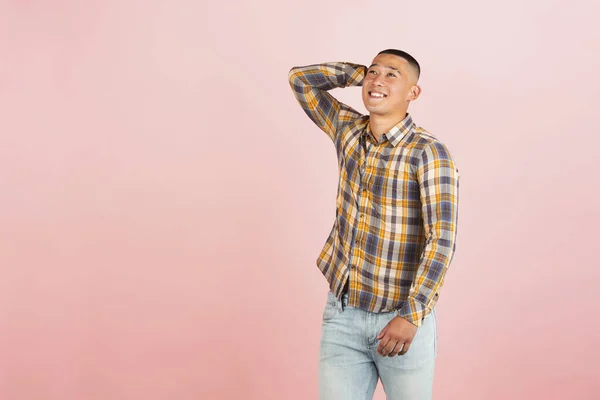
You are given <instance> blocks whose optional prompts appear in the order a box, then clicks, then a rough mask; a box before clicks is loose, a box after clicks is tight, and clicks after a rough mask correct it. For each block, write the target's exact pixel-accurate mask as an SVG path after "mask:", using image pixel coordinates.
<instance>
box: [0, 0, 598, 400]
mask: <svg viewBox="0 0 600 400" xmlns="http://www.w3.org/2000/svg"><path fill="white" fill-rule="evenodd" d="M236 3H237V4H233V3H232V2H224V1H221V2H210V3H206V4H202V3H201V2H197V1H179V2H174V1H166V0H165V1H141V0H120V1H117V0H110V1H107V0H105V1H95V2H92V1H86V2H83V1H75V0H61V1H52V2H42V1H35V0H30V1H16V0H13V1H8V0H7V1H2V2H0V185H1V188H2V194H1V196H0V399H1V400H37V399H44V400H45V399H56V400H59V399H60V400H107V399H110V400H124V399H136V400H137V399H145V400H158V399H161V400H162V399H177V400H192V399H207V400H213V399H237V398H244V399H257V400H258V399H260V400H265V399H274V400H275V399H277V400H279V399H290V400H295V399H315V398H316V397H317V354H318V346H319V338H320V319H321V312H322V309H323V306H324V302H325V296H326V291H327V286H326V283H325V280H324V279H323V278H322V276H321V274H320V272H319V271H318V270H317V268H316V265H315V260H316V257H317V255H318V253H319V251H320V249H321V246H322V245H323V243H324V240H325V238H326V236H327V234H328V233H329V229H330V228H331V224H332V222H333V217H334V207H335V191H336V184H337V175H336V174H337V167H336V160H335V152H334V148H333V145H332V144H331V142H330V141H329V139H328V138H327V137H326V136H325V134H324V133H322V132H321V131H319V130H318V129H317V128H316V127H315V126H314V125H313V124H312V122H311V121H310V120H309V119H308V118H307V117H306V116H305V115H304V113H303V112H302V111H301V109H300V108H299V106H298V105H297V104H296V101H295V99H294V98H293V95H292V93H291V91H290V89H289V86H288V82H287V73H288V70H289V69H290V68H291V67H292V66H294V65H306V64H312V63H317V62H324V61H351V62H359V63H363V64H368V63H370V62H371V60H372V59H373V57H374V56H375V54H376V53H377V52H378V51H380V50H383V49H385V48H389V47H394V48H400V49H404V50H407V51H409V52H410V53H412V54H413V55H414V56H415V57H416V58H417V59H418V60H419V61H420V62H421V64H422V66H423V75H422V80H421V85H422V87H423V93H422V96H421V98H420V99H419V100H418V101H417V102H416V103H414V104H413V105H412V106H411V108H410V111H411V113H412V114H413V116H414V118H415V120H416V121H417V123H418V124H419V125H421V126H423V127H424V128H426V129H428V130H429V131H431V132H432V133H433V134H435V135H436V136H438V137H439V138H440V139H441V140H442V141H443V142H444V143H446V144H447V145H448V147H449V148H450V150H451V151H452V154H453V156H454V158H455V160H456V162H457V165H458V166H459V169H460V172H461V193H460V211H459V234H458V246H457V253H456V255H455V258H454V261H453V263H452V265H451V268H450V271H449V272H448V275H447V280H446V285H445V286H444V289H443V290H442V295H441V299H440V302H439V306H438V310H439V312H438V320H439V337H440V348H439V352H440V353H439V354H440V355H439V358H438V363H437V369H436V374H437V376H436V381H435V391H434V398H435V399H438V400H443V399H461V400H471V399H473V400H475V399H477V400H480V399H487V400H495V399H544V400H549V399H598V398H600V367H599V365H600V364H599V363H598V358H599V357H600V347H599V345H600V343H599V340H598V337H599V335H600V312H599V310H598V303H599V301H598V297H597V296H598V282H599V279H600V272H599V271H600V268H599V267H600V259H599V257H598V226H599V223H600V213H599V211H598V206H599V204H600V182H599V179H598V175H597V174H598V159H599V156H598V147H599V146H600V139H599V137H598V132H599V126H598V125H599V124H598V119H597V117H598V110H599V105H600V90H599V89H600V84H599V80H598V71H599V70H600V57H599V56H598V54H599V51H600V34H599V29H598V22H597V16H598V14H599V13H600V6H599V5H598V2H596V1H591V0H590V1H572V0H571V1H566V0H565V1H558V0H554V1H548V0H547V1H541V0H538V1H529V2H521V1H517V0H509V1H502V2H495V3H490V2H481V1H475V0H461V1H453V2H436V4H435V5H433V4H430V3H431V2H411V4H408V3H407V2H400V1H394V2H391V1H386V2H382V1H374V2H365V1H360V2H359V1H344V2H340V1H337V2H328V1H322V0H310V1H303V2H293V3H292V2H283V1H275V0H270V1H262V2H250V1H248V2H243V1H237V2H236ZM425 3H426V4H425ZM334 95H336V96H338V98H340V99H341V100H343V101H346V102H348V103H349V104H351V105H353V106H355V107H356V108H357V109H359V110H362V111H364V108H363V106H362V103H361V100H360V90H359V89H357V88H352V89H344V90H335V91H334ZM376 399H379V400H381V399H384V395H383V391H382V390H381V388H378V391H377V394H376Z"/></svg>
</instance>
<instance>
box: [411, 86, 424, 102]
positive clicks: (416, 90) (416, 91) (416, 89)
mask: <svg viewBox="0 0 600 400" xmlns="http://www.w3.org/2000/svg"><path fill="white" fill-rule="evenodd" d="M420 94H421V86H419V85H417V84H415V85H413V87H411V88H410V92H408V100H409V101H414V100H416V99H418V98H419V95H420Z"/></svg>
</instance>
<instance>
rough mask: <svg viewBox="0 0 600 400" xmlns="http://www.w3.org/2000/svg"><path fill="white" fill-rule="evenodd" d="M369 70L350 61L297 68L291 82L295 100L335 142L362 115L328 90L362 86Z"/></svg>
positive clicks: (290, 75)
mask: <svg viewBox="0 0 600 400" xmlns="http://www.w3.org/2000/svg"><path fill="white" fill-rule="evenodd" d="M366 70H367V67H366V66H364V65H359V64H353V63H348V62H332V63H323V64H313V65H308V66H305V67H294V68H292V69H291V70H290V72H289V75H288V79H289V83H290V86H291V88H292V91H293V92H294V96H296V100H298V103H300V106H301V107H302V109H303V110H304V112H305V113H306V114H307V115H308V117H309V118H310V119H311V120H312V121H313V122H314V123H315V124H316V125H317V126H318V127H319V128H321V129H322V130H323V131H324V132H325V133H327V135H329V137H330V138H331V139H332V140H334V139H335V136H336V133H337V132H338V131H339V129H340V128H341V127H342V126H343V124H344V123H346V122H350V121H352V120H354V119H356V118H358V117H360V116H361V114H360V113H359V112H358V111H356V110H354V109H353V108H352V107H350V106H348V105H346V104H344V103H342V102H340V101H339V100H337V99H336V98H335V97H333V96H332V95H331V94H330V93H327V91H328V90H331V89H335V88H344V87H348V86H362V82H363V80H364V78H365V73H366Z"/></svg>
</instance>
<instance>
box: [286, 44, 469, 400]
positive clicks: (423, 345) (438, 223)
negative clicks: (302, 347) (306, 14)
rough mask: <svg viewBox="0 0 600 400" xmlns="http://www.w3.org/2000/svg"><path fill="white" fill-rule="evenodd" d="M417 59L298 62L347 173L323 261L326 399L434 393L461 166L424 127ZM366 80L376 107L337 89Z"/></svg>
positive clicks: (314, 111)
mask: <svg viewBox="0 0 600 400" xmlns="http://www.w3.org/2000/svg"><path fill="white" fill-rule="evenodd" d="M419 75H420V66H419V63H418V62H417V61H416V60H415V59H414V58H413V57H412V56H411V55H409V54H408V53H406V52H403V51H400V50H394V49H389V50H384V51H382V52H380V53H379V54H378V55H377V56H376V57H375V59H374V60H373V62H372V64H371V66H370V67H368V68H367V67H366V66H363V65H358V64H353V63H348V62H333V63H324V64H316V65H309V66H305V67H294V68H292V69H291V70H290V73H289V82H290V86H291V87H292V90H293V92H294V95H295V96H296V99H297V100H298V102H299V103H300V106H301V107H302V109H303V110H304V111H305V112H306V114H307V115H308V116H309V118H310V119H311V120H312V121H313V122H314V123H315V124H316V125H317V126H318V127H319V128H321V130H323V131H324V132H325V133H326V134H327V135H328V136H329V137H330V138H331V140H332V141H333V143H334V145H335V148H336V151H337V156H338V164H339V171H340V179H339V186H338V193H337V210H336V219H335V223H334V225H333V228H332V230H331V233H330V235H329V237H328V239H327V241H326V243H325V246H324V247H323V250H322V251H321V254H320V256H319V258H318V261H317V265H318V267H319V269H320V270H321V272H322V273H323V275H324V276H325V278H326V279H327V281H328V283H329V287H330V292H329V294H328V299H327V303H326V306H325V310H324V312H323V325H322V337H321V346H320V355H319V398H320V399H321V400H354V399H356V400H359V399H360V400H364V399H372V397H373V393H374V391H375V387H376V385H377V380H378V379H381V382H382V384H383V387H384V390H385V393H386V396H387V398H388V399H391V400H421V399H430V398H431V393H432V387H433V371H434V359H435V356H436V352H437V350H436V344H437V328H436V319H435V310H434V306H435V304H436V302H437V300H438V295H439V290H440V288H441V286H442V284H443V282H444V275H445V272H446V270H447V268H448V266H449V265H450V262H451V260H452V258H453V255H454V250H455V240H456V232H457V219H458V186H459V185H458V183H459V172H458V169H457V167H456V165H455V164H454V161H453V159H452V157H451V155H450V152H449V151H448V149H447V148H446V146H445V145H444V144H443V143H441V142H440V141H439V140H438V139H437V138H436V137H435V136H433V135H432V134H430V133H429V132H427V131H425V130H424V129H422V128H420V127H418V126H417V125H416V124H415V123H414V122H413V119H412V117H411V115H410V114H408V112H407V109H408V106H409V104H410V102H411V101H414V100H416V99H417V98H418V97H419V95H420V93H421V88H420V86H419V85H418V79H419ZM348 86H362V100H363V102H364V105H365V107H366V109H367V110H368V112H369V115H362V114H361V113H359V112H357V111H356V110H354V109H353V108H351V107H349V106H348V105H346V104H343V103H341V102H340V101H338V100H337V99H335V98H334V97H333V96H332V95H331V94H330V93H328V90H331V89H334V88H344V87H348Z"/></svg>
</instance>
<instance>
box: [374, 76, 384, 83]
mask: <svg viewBox="0 0 600 400" xmlns="http://www.w3.org/2000/svg"><path fill="white" fill-rule="evenodd" d="M382 81H383V78H382V77H381V75H377V76H375V79H373V83H374V84H376V85H377V86H383V82H382Z"/></svg>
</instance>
